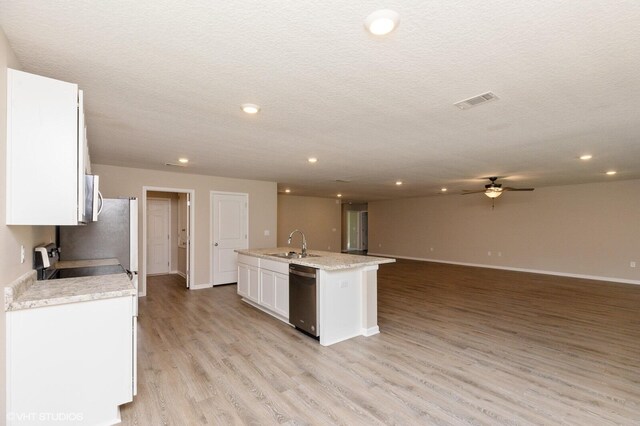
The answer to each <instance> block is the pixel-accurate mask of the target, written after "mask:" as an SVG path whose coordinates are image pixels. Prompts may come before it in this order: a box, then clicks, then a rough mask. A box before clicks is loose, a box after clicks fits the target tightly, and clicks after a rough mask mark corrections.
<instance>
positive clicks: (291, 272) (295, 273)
mask: <svg viewBox="0 0 640 426" xmlns="http://www.w3.org/2000/svg"><path fill="white" fill-rule="evenodd" d="M289 274H290V275H298V276H300V277H306V278H315V277H316V274H315V273H309V272H302V271H296V270H295V269H289Z"/></svg>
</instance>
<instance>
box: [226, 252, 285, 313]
mask: <svg viewBox="0 0 640 426" xmlns="http://www.w3.org/2000/svg"><path fill="white" fill-rule="evenodd" d="M238 294H239V295H240V296H242V297H244V298H245V299H246V300H248V301H250V302H254V303H252V304H254V306H258V307H260V308H261V309H263V310H264V311H265V312H268V313H270V314H272V315H273V314H276V316H277V317H279V318H280V319H285V320H287V321H288V320H289V263H287V262H278V261H274V260H269V259H259V258H257V257H252V256H246V255H243V254H239V255H238Z"/></svg>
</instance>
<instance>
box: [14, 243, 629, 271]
mask: <svg viewBox="0 0 640 426" xmlns="http://www.w3.org/2000/svg"><path fill="white" fill-rule="evenodd" d="M20 263H24V246H20ZM633 266H636V265H633Z"/></svg>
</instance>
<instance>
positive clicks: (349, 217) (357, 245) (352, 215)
mask: <svg viewBox="0 0 640 426" xmlns="http://www.w3.org/2000/svg"><path fill="white" fill-rule="evenodd" d="M367 210H368V205H367V204H366V203H360V204H355V203H345V204H343V205H342V252H344V253H355V254H366V253H367V251H368V249H369V212H368V211H367Z"/></svg>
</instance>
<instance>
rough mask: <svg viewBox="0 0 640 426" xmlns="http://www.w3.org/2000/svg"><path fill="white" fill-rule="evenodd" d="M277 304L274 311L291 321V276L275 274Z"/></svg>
mask: <svg viewBox="0 0 640 426" xmlns="http://www.w3.org/2000/svg"><path fill="white" fill-rule="evenodd" d="M274 282H275V303H274V307H273V310H274V311H276V312H277V313H279V314H280V315H282V316H283V317H285V318H287V319H289V275H286V274H280V273H275V274H274Z"/></svg>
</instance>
